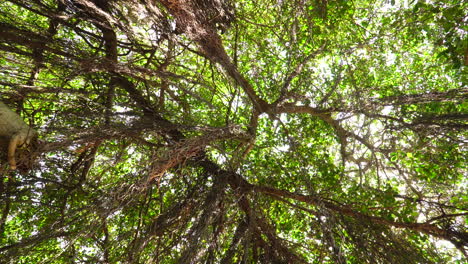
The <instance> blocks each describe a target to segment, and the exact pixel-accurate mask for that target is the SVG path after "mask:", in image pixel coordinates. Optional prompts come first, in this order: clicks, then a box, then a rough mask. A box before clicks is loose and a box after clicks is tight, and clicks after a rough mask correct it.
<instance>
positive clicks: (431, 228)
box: [252, 185, 468, 245]
mask: <svg viewBox="0 0 468 264" xmlns="http://www.w3.org/2000/svg"><path fill="white" fill-rule="evenodd" d="M252 187H253V191H255V192H260V193H264V194H267V195H270V196H273V197H274V196H279V197H282V198H289V199H293V200H296V201H300V202H304V203H307V204H310V205H314V206H323V207H326V208H327V209H329V210H332V211H335V212H338V213H341V214H343V215H346V216H350V217H352V218H357V219H365V220H368V221H370V222H373V223H375V224H381V225H386V226H393V227H396V228H405V229H409V230H413V231H417V232H421V233H424V234H427V235H431V236H435V237H438V238H441V239H445V240H448V241H451V242H452V243H454V244H455V245H459V244H460V243H461V244H464V245H468V233H465V232H459V231H454V230H446V229H441V228H439V227H438V226H436V225H433V224H429V223H404V222H397V221H392V220H388V219H385V218H382V217H377V216H371V215H367V214H364V213H361V212H359V211H357V210H355V209H352V208H351V207H349V206H345V205H337V204H336V203H333V202H330V201H328V200H324V199H321V198H318V197H314V196H308V195H302V194H297V193H292V192H288V191H285V190H279V189H275V188H271V187H266V186H254V185H252Z"/></svg>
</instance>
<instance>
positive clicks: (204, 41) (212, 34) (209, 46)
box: [159, 0, 270, 113]
mask: <svg viewBox="0 0 468 264" xmlns="http://www.w3.org/2000/svg"><path fill="white" fill-rule="evenodd" d="M159 2H161V3H162V4H163V5H164V6H165V7H166V8H167V10H168V11H169V13H171V15H172V16H174V17H175V18H176V21H177V26H179V27H180V29H181V30H182V31H183V32H184V33H186V34H187V36H188V37H189V38H191V39H192V40H193V41H195V42H196V43H197V44H198V46H199V47H200V49H201V51H202V52H203V53H204V54H205V55H206V56H207V57H208V58H209V59H210V60H211V61H212V62H214V63H219V64H220V65H221V66H222V67H223V68H224V70H225V71H226V72H227V73H228V74H229V76H231V77H232V78H233V79H234V80H235V81H236V82H237V83H238V84H239V85H240V86H241V87H242V89H243V90H244V92H245V93H246V94H247V95H248V96H249V98H250V100H251V101H252V104H253V105H254V107H255V109H256V110H257V111H258V112H260V113H263V112H267V111H268V109H269V108H270V105H269V104H268V103H267V102H266V101H265V100H263V99H262V98H260V97H259V96H258V95H257V93H256V92H255V90H254V88H253V86H252V85H251V84H250V82H249V81H248V80H247V79H246V78H245V77H244V76H243V75H242V74H241V73H240V72H239V70H238V68H237V67H236V65H235V64H234V63H233V62H232V60H231V58H230V57H229V55H228V54H227V53H226V50H225V49H224V47H223V44H222V41H221V38H220V37H219V35H218V34H217V33H216V31H215V30H214V29H213V28H212V27H211V26H210V25H209V23H206V21H203V19H202V18H200V17H197V16H196V14H197V12H196V10H195V8H194V5H195V4H194V3H193V1H181V0H160V1H159Z"/></svg>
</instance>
